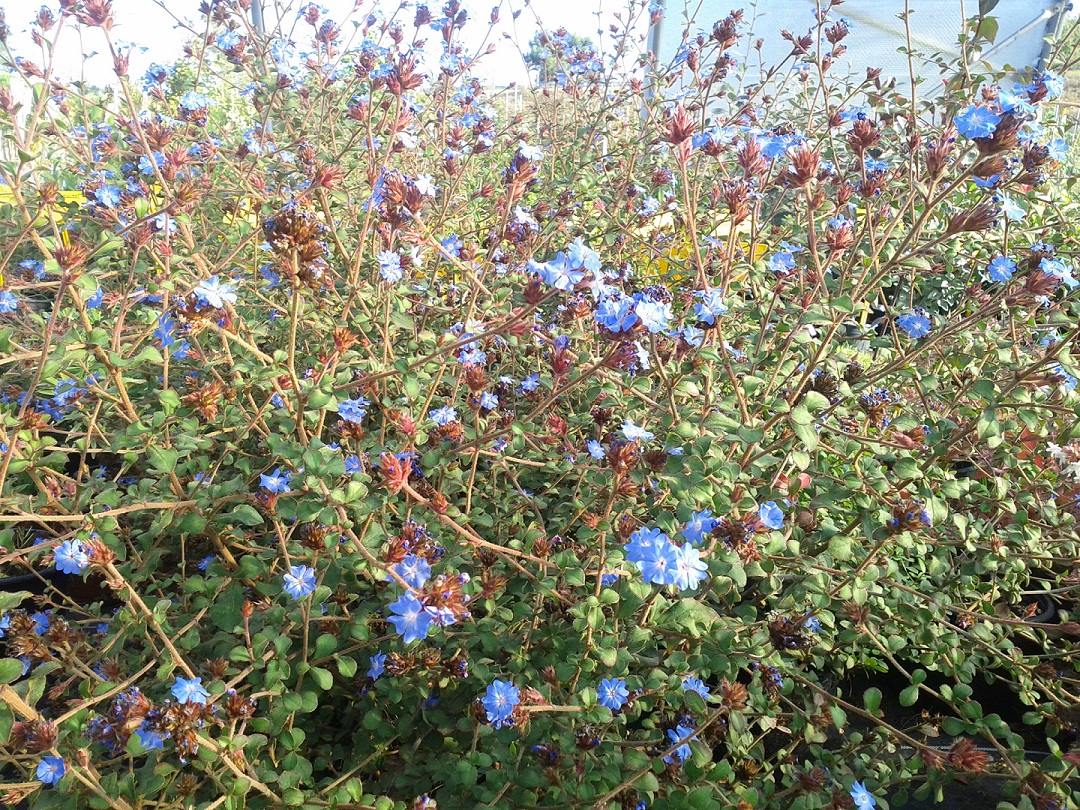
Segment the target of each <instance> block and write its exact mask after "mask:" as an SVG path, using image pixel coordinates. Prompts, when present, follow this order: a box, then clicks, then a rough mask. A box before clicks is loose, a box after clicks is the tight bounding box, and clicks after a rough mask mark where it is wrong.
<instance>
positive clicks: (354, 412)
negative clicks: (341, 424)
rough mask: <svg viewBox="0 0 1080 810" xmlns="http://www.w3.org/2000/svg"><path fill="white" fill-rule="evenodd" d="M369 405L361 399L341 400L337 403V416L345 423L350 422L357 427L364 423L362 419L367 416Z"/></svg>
mask: <svg viewBox="0 0 1080 810" xmlns="http://www.w3.org/2000/svg"><path fill="white" fill-rule="evenodd" d="M370 404H371V403H370V402H369V401H368V400H366V399H364V398H363V397H357V398H356V399H346V400H343V401H342V402H339V403H338V408H337V412H338V416H340V417H341V418H342V419H344V420H345V421H346V422H352V423H354V424H357V425H359V424H360V423H361V422H363V421H364V417H365V416H367V406H368V405H370Z"/></svg>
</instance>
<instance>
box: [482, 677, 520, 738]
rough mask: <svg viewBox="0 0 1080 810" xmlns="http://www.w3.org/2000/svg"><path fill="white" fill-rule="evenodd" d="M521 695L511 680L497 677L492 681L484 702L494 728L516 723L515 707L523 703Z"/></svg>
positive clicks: (489, 720)
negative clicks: (501, 679) (502, 679)
mask: <svg viewBox="0 0 1080 810" xmlns="http://www.w3.org/2000/svg"><path fill="white" fill-rule="evenodd" d="M519 695H520V692H518V688H517V687H516V686H514V684H512V683H510V682H509V681H500V680H498V679H497V678H496V679H495V680H494V681H492V682H491V685H490V686H488V688H487V693H486V694H485V695H484V698H483V701H482V702H483V704H484V709H486V710H487V718H488V722H489V723H491V725H492V726H493V727H494V728H502V727H503V726H512V725H513V724H514V716H513V715H514V707H515V706H517V705H518V704H519V703H521V698H520V697H519Z"/></svg>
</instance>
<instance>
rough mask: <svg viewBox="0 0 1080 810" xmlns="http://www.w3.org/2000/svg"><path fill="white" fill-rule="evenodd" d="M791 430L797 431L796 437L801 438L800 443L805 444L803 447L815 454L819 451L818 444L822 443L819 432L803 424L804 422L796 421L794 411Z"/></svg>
mask: <svg viewBox="0 0 1080 810" xmlns="http://www.w3.org/2000/svg"><path fill="white" fill-rule="evenodd" d="M796 410H798V409H796ZM791 415H792V422H791V429H792V430H793V431H795V435H796V436H798V437H799V441H801V442H802V443H803V446H804V447H805V448H806V449H807V450H809V451H811V452H813V451H814V450H816V449H817V446H818V442H819V441H820V439H819V437H818V434H817V431H816V430H814V428H813V427H812V426H811V425H806V424H803V423H802V422H796V421H794V416H795V413H794V411H792V414H791Z"/></svg>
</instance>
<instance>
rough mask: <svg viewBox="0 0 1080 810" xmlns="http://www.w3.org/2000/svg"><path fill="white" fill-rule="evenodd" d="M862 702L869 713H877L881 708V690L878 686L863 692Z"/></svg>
mask: <svg viewBox="0 0 1080 810" xmlns="http://www.w3.org/2000/svg"><path fill="white" fill-rule="evenodd" d="M862 702H863V706H865V707H866V710H867V711H868V712H871V713H873V712H877V710H878V709H879V708H880V707H881V690H880V689H878V688H877V687H876V686H873V687H871V688H869V689H867V690H866V691H865V692H863V696H862Z"/></svg>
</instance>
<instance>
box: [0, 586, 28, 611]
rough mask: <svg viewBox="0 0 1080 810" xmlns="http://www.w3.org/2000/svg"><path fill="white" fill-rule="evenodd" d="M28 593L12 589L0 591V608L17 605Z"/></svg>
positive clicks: (4, 608)
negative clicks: (9, 591)
mask: <svg viewBox="0 0 1080 810" xmlns="http://www.w3.org/2000/svg"><path fill="white" fill-rule="evenodd" d="M30 595H31V594H30V591H12V592H11V593H4V592H3V591H0V610H7V609H8V608H13V607H18V606H19V605H20V604H22V601H23V600H24V599H26V598H27V597H28V596H30Z"/></svg>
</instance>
